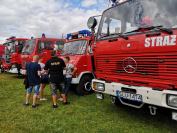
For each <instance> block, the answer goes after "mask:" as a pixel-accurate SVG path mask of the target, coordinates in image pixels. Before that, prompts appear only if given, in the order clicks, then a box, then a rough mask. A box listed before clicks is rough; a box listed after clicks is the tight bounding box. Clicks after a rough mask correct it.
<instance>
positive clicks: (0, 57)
mask: <svg viewBox="0 0 177 133" xmlns="http://www.w3.org/2000/svg"><path fill="white" fill-rule="evenodd" d="M4 54H5V46H4V45H2V44H0V73H1V72H2V61H3V55H4Z"/></svg>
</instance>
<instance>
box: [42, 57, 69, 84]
mask: <svg viewBox="0 0 177 133" xmlns="http://www.w3.org/2000/svg"><path fill="white" fill-rule="evenodd" d="M65 67H66V65H65V63H64V61H63V60H62V59H60V58H58V57H52V58H51V59H50V60H48V61H47V62H46V64H45V67H44V70H48V71H49V81H50V82H51V83H56V84H59V83H61V82H63V80H64V76H63V69H64V68H65Z"/></svg>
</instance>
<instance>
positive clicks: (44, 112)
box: [0, 74, 177, 133]
mask: <svg viewBox="0 0 177 133" xmlns="http://www.w3.org/2000/svg"><path fill="white" fill-rule="evenodd" d="M24 92H25V90H24V86H23V83H22V79H17V78H16V77H15V76H14V75H11V74H0V133H177V122H174V121H172V120H170V118H169V117H167V116H166V115H165V114H163V113H161V114H158V116H150V115H149V113H148V111H147V110H136V109H133V108H130V107H125V106H114V105H112V104H111V102H110V99H109V98H106V99H105V100H104V101H100V100H97V99H96V98H95V95H94V94H93V95H89V96H84V97H79V96H76V95H75V94H74V93H73V92H71V93H70V98H69V99H70V101H71V105H67V106H64V105H61V104H60V103H59V104H60V105H61V106H59V108H58V109H55V110H54V109H52V108H51V102H50V91H49V87H47V88H46V95H47V98H48V99H49V100H48V101H45V102H40V106H39V107H38V108H36V109H32V108H31V106H30V107H24V106H23V102H24Z"/></svg>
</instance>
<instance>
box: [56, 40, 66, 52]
mask: <svg viewBox="0 0 177 133" xmlns="http://www.w3.org/2000/svg"><path fill="white" fill-rule="evenodd" d="M64 44H65V43H64V41H57V42H56V45H57V49H58V50H63V48H64Z"/></svg>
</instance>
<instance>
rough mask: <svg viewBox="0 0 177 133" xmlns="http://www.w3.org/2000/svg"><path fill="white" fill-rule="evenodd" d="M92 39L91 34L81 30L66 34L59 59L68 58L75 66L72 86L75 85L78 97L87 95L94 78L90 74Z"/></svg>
mask: <svg viewBox="0 0 177 133" xmlns="http://www.w3.org/2000/svg"><path fill="white" fill-rule="evenodd" d="M93 39H94V38H92V37H91V32H90V31H88V30H82V31H79V32H75V33H70V34H67V42H66V43H65V44H64V49H63V53H62V56H61V58H63V57H65V56H69V57H70V59H71V60H70V62H71V63H72V64H74V65H75V67H76V68H77V72H76V74H75V75H74V77H73V79H72V84H73V85H76V92H77V93H78V94H79V95H85V94H89V93H90V92H91V91H92V89H91V81H92V79H93V78H94V76H93V73H92V69H93V67H92V64H93V52H92V51H91V47H92V43H93Z"/></svg>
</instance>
